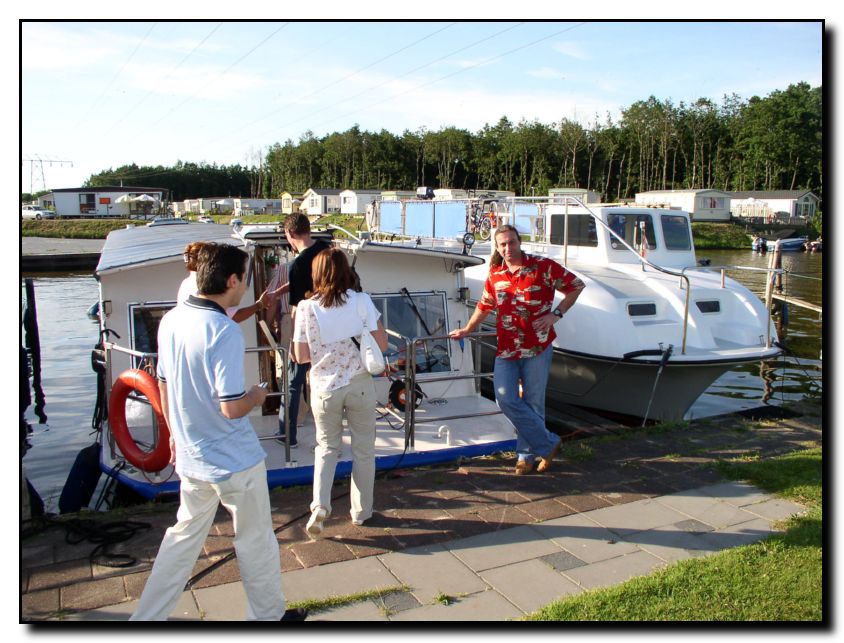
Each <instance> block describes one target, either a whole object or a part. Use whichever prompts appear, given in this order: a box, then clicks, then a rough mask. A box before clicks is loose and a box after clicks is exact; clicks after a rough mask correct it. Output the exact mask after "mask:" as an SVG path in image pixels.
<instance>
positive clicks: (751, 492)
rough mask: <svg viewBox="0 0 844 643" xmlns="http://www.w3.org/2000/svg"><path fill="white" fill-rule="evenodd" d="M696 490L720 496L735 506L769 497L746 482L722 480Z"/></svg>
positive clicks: (704, 493) (749, 503)
mask: <svg viewBox="0 0 844 643" xmlns="http://www.w3.org/2000/svg"><path fill="white" fill-rule="evenodd" d="M698 492H699V493H700V494H702V495H707V496H712V497H714V498H720V499H721V500H723V501H724V502H728V503H730V504H731V505H735V506H736V507H743V506H744V505H751V504H753V503H755V502H763V501H765V500H767V499H768V498H769V496H768V495H767V494H766V493H765V492H763V491H761V490H760V489H758V488H757V487H754V486H753V485H750V484H747V483H746V482H722V483H719V484H713V485H709V486H706V487H702V488H700V489H699V490H698Z"/></svg>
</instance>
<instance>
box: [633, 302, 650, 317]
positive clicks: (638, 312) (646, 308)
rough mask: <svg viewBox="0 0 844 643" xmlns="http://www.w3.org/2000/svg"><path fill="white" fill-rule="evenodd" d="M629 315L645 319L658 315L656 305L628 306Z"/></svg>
mask: <svg viewBox="0 0 844 643" xmlns="http://www.w3.org/2000/svg"><path fill="white" fill-rule="evenodd" d="M627 314H628V315H630V316H631V317H643V316H645V315H656V304H654V303H647V304H627Z"/></svg>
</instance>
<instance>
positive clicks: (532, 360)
mask: <svg viewBox="0 0 844 643" xmlns="http://www.w3.org/2000/svg"><path fill="white" fill-rule="evenodd" d="M553 355H554V349H553V347H552V346H550V345H549V346H548V348H546V349H545V350H544V351H543V352H542V353H540V354H539V355H537V356H535V357H526V358H524V359H500V358H498V357H496V358H495V368H494V369H493V384H494V385H495V401H496V402H497V403H498V406H499V408H500V409H501V410H502V411H503V412H504V415H505V416H507V419H508V420H510V422H512V423H513V426H514V427H516V434H517V436H518V437H517V438H516V453H517V454H518V457H519V460H526V461H528V462H532V461H533V460H534V459H535V458H536V457H537V456H539V457H543V458H544V457H546V456H548V455H549V454H550V453H551V450H552V449H553V448H554V447H555V446H556V445H557V442H559V440H560V438H559V436H557V435H555V434H554V433H551V431H549V430H548V429H547V428H546V426H545V387H546V386H547V384H548V374H549V372H550V370H551V358H552V357H553ZM519 380H521V382H522V392H523V393H522V394H523V397H519Z"/></svg>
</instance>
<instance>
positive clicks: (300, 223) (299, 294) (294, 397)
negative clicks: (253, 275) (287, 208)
mask: <svg viewBox="0 0 844 643" xmlns="http://www.w3.org/2000/svg"><path fill="white" fill-rule="evenodd" d="M284 235H285V236H286V237H287V241H288V243H290V246H291V247H292V248H293V250H294V251H295V252H297V253H298V255H297V256H296V258H295V259H294V260H293V262H292V263H291V264H290V270H289V271H288V277H289V279H288V283H287V284H284V285H282V286H280V287H279V288H277V289H276V290H275V291H274V294H275V293H281V292H284V291H285V286H287V292H288V303H289V305H290V317H291V319H292V320H293V324H294V327H295V324H296V307H297V306H298V305H299V302H300V301H302V300H303V299H305V295H306V293H308V292H310V291H311V290H313V287H314V283H313V278H312V276H311V267H312V265H313V261H314V257H316V256H317V255H318V254H319V253H320V252H322V251H323V250H325V249H326V248H330V247H331V246H330V244H328V243H327V242H325V241H323V240H321V239H312V238H311V223H310V221H308V217H307V216H306V215H304V214H291V215H290V216H288V217H287V218H286V219H285V220H284ZM310 367H311V365H310V362H308V363H303V364H298V363H296V362H295V361H291V363H290V374H289V375H290V377H289V379H288V381H289V386H288V397H287V400H288V402H287V404H288V417H289V418H290V426H289V427H288V429H289V430H288V434H289V437H290V447H291V448H293V447H296V446H298V440H297V439H296V438H297V435H296V422H297V420H298V417H299V400H300V399H301V397H302V393H304V389H305V378H306V377H307V375H308V370H309V369H310ZM283 418H284V407H282V409H281V411H280V412H279V419H278V440H279V442H284V441H285V434H284V428H285V427H284V419H283Z"/></svg>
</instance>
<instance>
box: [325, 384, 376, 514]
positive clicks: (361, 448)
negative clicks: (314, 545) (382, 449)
mask: <svg viewBox="0 0 844 643" xmlns="http://www.w3.org/2000/svg"><path fill="white" fill-rule="evenodd" d="M311 403H312V405H311V410H312V412H313V414H314V423H315V424H316V442H317V446H316V450H315V451H314V499H313V502H312V503H311V511H313V510H314V509H316V508H317V507H319V506H323V507H325V508H326V509H327V510H328V514H329V515H330V514H331V487H332V485H333V484H334V471H335V469H336V468H337V459H338V458H339V457H340V451H341V449H342V436H343V414H344V412H345V415H346V419H347V421H348V424H349V432H350V433H351V437H352V494H351V514H352V520H367V519H368V518H370V517H371V516H372V494H373V490H374V487H375V383H374V382H373V381H372V376H371V375H370V374H369V373H360V374H359V375H356V376H355V377H353V378H352V381H351V382H349V383H348V384H347V385H346V386H343V387H341V388H339V389H336V390H334V391H325V392H315V391H311Z"/></svg>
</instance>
